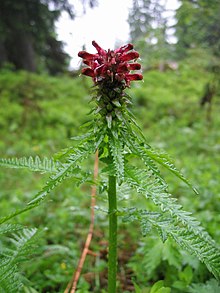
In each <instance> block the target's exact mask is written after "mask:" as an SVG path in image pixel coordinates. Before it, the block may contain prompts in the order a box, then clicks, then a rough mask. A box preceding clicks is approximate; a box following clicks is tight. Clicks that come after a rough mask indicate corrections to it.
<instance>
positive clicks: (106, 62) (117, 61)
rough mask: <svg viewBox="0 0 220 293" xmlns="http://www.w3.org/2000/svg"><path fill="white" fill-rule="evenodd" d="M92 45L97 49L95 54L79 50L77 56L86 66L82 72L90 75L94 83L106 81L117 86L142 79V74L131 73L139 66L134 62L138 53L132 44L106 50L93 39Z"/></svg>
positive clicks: (123, 85)
mask: <svg viewBox="0 0 220 293" xmlns="http://www.w3.org/2000/svg"><path fill="white" fill-rule="evenodd" d="M92 45H93V46H94V47H95V48H96V50H97V53H96V54H90V53H88V52H86V51H80V52H79V53H78V56H79V57H81V58H82V59H83V63H84V64H86V65H87V66H88V67H86V68H83V69H82V74H84V75H87V76H90V77H92V79H93V81H94V83H95V84H98V85H99V84H100V83H103V82H105V83H106V82H107V83H111V84H114V85H115V86H117V87H118V86H120V85H121V86H122V87H129V86H130V82H131V81H134V80H142V79H143V76H142V74H140V73H131V71H133V70H140V68H141V65H140V64H139V63H137V62H135V61H136V60H137V59H138V57H139V54H138V52H136V51H134V50H133V45H132V44H127V45H124V46H122V47H120V48H118V49H116V50H110V49H108V51H106V50H104V49H102V48H101V47H100V46H99V45H98V44H97V43H96V42H95V41H93V42H92Z"/></svg>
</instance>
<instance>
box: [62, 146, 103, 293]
mask: <svg viewBox="0 0 220 293" xmlns="http://www.w3.org/2000/svg"><path fill="white" fill-rule="evenodd" d="M98 164H99V157H98V151H96V154H95V162H94V182H96V181H97V177H98V169H99V168H98ZM95 203H96V185H93V186H92V190H91V215H90V226H89V232H88V235H87V238H86V241H85V244H84V249H83V252H82V254H81V257H80V260H79V262H78V266H77V269H76V271H75V273H74V275H73V276H72V279H71V280H70V282H69V283H68V285H67V287H66V289H65V291H64V293H69V292H70V293H75V291H76V287H77V283H78V280H79V277H80V274H81V271H82V268H83V264H84V262H85V259H86V255H87V254H88V252H89V245H90V242H91V240H92V236H93V230H94V220H95ZM70 290H71V291H70Z"/></svg>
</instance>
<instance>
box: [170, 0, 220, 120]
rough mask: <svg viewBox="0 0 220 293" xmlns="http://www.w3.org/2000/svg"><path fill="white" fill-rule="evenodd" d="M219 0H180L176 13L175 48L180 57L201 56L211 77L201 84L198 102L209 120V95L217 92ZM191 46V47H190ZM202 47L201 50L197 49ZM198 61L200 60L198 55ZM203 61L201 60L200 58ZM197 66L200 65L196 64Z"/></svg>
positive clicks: (219, 41)
mask: <svg viewBox="0 0 220 293" xmlns="http://www.w3.org/2000/svg"><path fill="white" fill-rule="evenodd" d="M219 15H220V1H219V0H213V1H208V0H192V1H189V0H182V1H181V5H180V7H179V9H178V10H177V12H176V19H177V24H176V26H175V27H176V36H177V39H178V42H177V45H176V50H177V55H178V57H179V58H180V59H181V58H184V57H186V56H189V55H190V54H192V49H193V51H194V53H196V52H198V53H197V54H199V55H201V53H202V54H203V55H204V57H205V58H204V60H205V61H206V64H205V66H206V70H207V71H208V72H210V73H211V78H209V79H208V80H207V83H206V84H205V85H204V92H203V94H202V95H201V100H200V104H201V106H204V105H206V104H208V108H207V110H208V113H207V118H208V120H210V117H211V115H210V113H211V104H212V101H213V97H214V96H215V95H216V94H217V93H218V92H219V91H220V78H219V73H220V21H219ZM190 49H191V50H190ZM196 50H197V51H196ZM201 50H202V51H201ZM199 58H200V63H201V56H199ZM203 62H204V61H203ZM200 66H201V65H200Z"/></svg>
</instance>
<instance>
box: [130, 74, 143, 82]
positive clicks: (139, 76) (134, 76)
mask: <svg viewBox="0 0 220 293" xmlns="http://www.w3.org/2000/svg"><path fill="white" fill-rule="evenodd" d="M126 79H127V80H129V81H132V80H142V79H143V75H142V74H139V73H135V74H127V75H126Z"/></svg>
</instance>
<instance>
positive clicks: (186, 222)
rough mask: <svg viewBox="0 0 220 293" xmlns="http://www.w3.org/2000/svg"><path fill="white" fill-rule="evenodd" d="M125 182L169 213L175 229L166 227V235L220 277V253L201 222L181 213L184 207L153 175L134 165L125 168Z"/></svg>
mask: <svg viewBox="0 0 220 293" xmlns="http://www.w3.org/2000/svg"><path fill="white" fill-rule="evenodd" d="M125 176H126V181H127V182H128V184H130V185H131V186H132V187H134V188H135V189H136V190H137V191H138V192H139V193H141V194H142V195H144V197H145V198H147V199H151V200H152V201H153V202H154V204H155V205H157V206H159V207H160V208H161V210H162V212H168V213H170V215H171V218H172V221H174V220H175V222H176V223H175V227H173V228H172V229H169V225H168V227H167V228H166V231H167V233H168V234H169V235H170V236H171V237H172V238H173V239H174V240H175V241H176V242H177V243H178V244H179V245H180V246H181V247H182V248H184V249H186V250H188V251H189V252H190V253H192V254H194V255H196V256H197V257H198V258H199V260H200V261H202V262H204V263H205V264H206V266H207V268H208V269H209V270H210V271H211V272H212V273H213V274H214V275H215V277H216V278H219V277H220V250H219V249H218V248H217V247H216V244H215V242H214V240H213V239H212V238H211V237H210V235H209V234H208V233H207V232H206V231H205V230H204V228H203V227H201V225H200V223H199V222H198V221H197V220H196V219H195V218H194V217H192V216H191V213H189V212H185V211H183V210H182V206H181V205H180V204H178V203H176V201H177V200H176V199H174V198H172V197H171V195H170V194H168V193H167V191H166V186H164V185H162V184H161V183H160V182H159V181H158V180H157V179H154V177H153V176H152V174H149V172H147V171H146V170H140V169H137V168H134V167H131V166H126V168H125Z"/></svg>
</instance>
